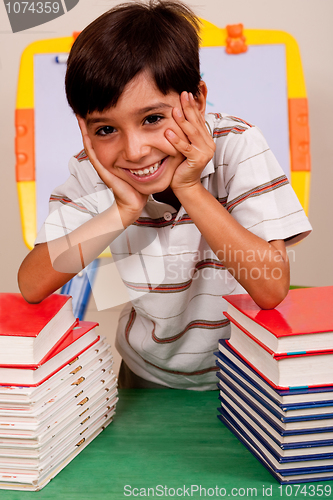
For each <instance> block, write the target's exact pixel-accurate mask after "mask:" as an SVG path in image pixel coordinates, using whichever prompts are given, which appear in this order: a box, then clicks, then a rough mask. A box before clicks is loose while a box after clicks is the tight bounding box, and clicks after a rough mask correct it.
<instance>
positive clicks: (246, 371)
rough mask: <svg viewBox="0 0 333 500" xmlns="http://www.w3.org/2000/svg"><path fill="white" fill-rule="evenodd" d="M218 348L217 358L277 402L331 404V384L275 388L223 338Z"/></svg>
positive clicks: (332, 393) (332, 398) (332, 394)
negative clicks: (283, 388)
mask: <svg viewBox="0 0 333 500" xmlns="http://www.w3.org/2000/svg"><path fill="white" fill-rule="evenodd" d="M219 349H220V350H219V351H218V352H215V355H216V356H217V359H218V360H223V362H224V363H225V364H227V365H228V366H229V368H230V369H232V370H235V372H237V373H238V375H239V376H241V377H243V378H244V380H245V381H251V383H252V384H254V385H255V386H256V387H257V389H258V390H261V391H262V392H263V393H264V394H265V395H266V396H267V397H268V398H270V399H273V400H274V401H276V402H277V403H279V404H285V405H289V404H290V405H293V404H296V403H300V404H304V403H312V404H317V403H319V402H323V403H327V404H333V385H332V386H323V387H311V388H309V387H307V386H303V387H297V388H295V387H293V388H292V389H289V390H281V389H277V388H275V387H273V386H272V385H270V384H269V383H268V382H267V381H266V380H265V379H263V378H262V377H261V376H260V375H259V373H257V372H256V371H255V370H254V369H253V368H251V367H250V366H249V365H248V364H247V363H245V362H244V361H243V359H242V358H241V357H240V356H238V355H237V354H236V353H235V352H234V351H233V350H232V349H231V348H230V347H229V346H228V345H227V343H226V342H225V339H221V340H220V341H219Z"/></svg>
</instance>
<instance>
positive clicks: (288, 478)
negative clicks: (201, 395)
mask: <svg viewBox="0 0 333 500" xmlns="http://www.w3.org/2000/svg"><path fill="white" fill-rule="evenodd" d="M218 418H219V419H220V420H221V422H223V423H224V424H225V425H226V426H227V427H228V429H229V430H230V431H231V432H232V433H233V434H234V435H235V436H236V437H237V438H238V439H239V440H240V441H241V442H242V443H243V444H244V446H245V447H246V448H247V449H248V450H249V451H250V452H251V453H252V454H253V455H254V456H255V457H256V458H257V459H258V460H259V461H260V462H261V464H262V465H263V466H264V467H265V468H266V469H267V470H268V471H269V472H270V473H271V474H272V476H273V477H275V479H276V480H277V481H279V483H281V484H300V483H308V482H314V481H322V480H326V481H327V480H331V479H333V469H332V467H322V468H321V470H318V468H313V467H307V468H303V469H293V468H289V469H284V470H281V469H279V468H278V467H277V466H276V463H274V461H272V460H271V457H270V456H269V454H265V453H264V452H263V451H262V450H261V448H260V446H259V445H258V443H257V442H256V441H255V440H254V439H252V438H251V437H250V436H248V435H244V433H243V432H242V429H241V428H240V427H239V426H238V425H237V423H236V422H235V421H233V420H232V419H231V418H230V417H229V418H228V416H227V415H226V414H225V413H223V412H222V413H221V415H218Z"/></svg>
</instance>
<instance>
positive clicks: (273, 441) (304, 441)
mask: <svg viewBox="0 0 333 500" xmlns="http://www.w3.org/2000/svg"><path fill="white" fill-rule="evenodd" d="M219 399H220V401H221V407H220V408H218V411H220V412H221V411H222V410H226V411H228V412H229V413H231V414H235V415H236V416H240V417H241V418H243V419H244V420H245V421H246V422H248V423H249V425H251V427H253V428H255V429H256V431H257V432H259V433H260V434H263V436H264V439H266V441H268V442H269V443H270V445H271V446H272V447H273V448H275V449H276V451H277V453H278V454H279V455H281V456H286V457H287V456H294V455H301V454H309V455H316V454H317V455H319V454H320V453H324V454H325V453H326V454H327V453H333V439H318V440H313V434H308V433H307V434H301V435H294V436H290V437H291V440H290V442H285V440H284V435H283V434H282V433H281V434H279V433H278V432H274V431H273V432H272V429H270V428H267V426H265V424H264V423H263V422H262V421H260V419H258V418H257V419H256V418H254V417H252V416H251V415H250V414H249V413H248V412H247V411H246V410H245V409H244V408H240V407H239V406H237V405H236V404H235V403H234V401H232V400H230V398H229V397H228V396H226V395H224V396H220V397H219ZM322 436H323V434H322V433H319V437H320V438H321V437H322ZM299 438H301V440H300V441H298V439H299Z"/></svg>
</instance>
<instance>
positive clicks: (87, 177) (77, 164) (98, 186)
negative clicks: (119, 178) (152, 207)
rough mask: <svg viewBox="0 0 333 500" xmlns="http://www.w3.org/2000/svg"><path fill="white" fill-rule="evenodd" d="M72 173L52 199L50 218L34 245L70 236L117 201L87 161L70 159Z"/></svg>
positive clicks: (55, 191) (54, 191)
mask: <svg viewBox="0 0 333 500" xmlns="http://www.w3.org/2000/svg"><path fill="white" fill-rule="evenodd" d="M69 172H70V177H69V178H68V179H67V180H66V182H65V183H64V184H62V185H60V186H58V187H57V188H56V189H54V190H53V192H52V194H51V196H50V200H49V215H48V217H47V219H46V220H45V222H44V224H43V226H42V227H41V229H40V231H39V232H38V235H37V238H36V240H35V245H37V244H38V243H44V242H47V241H51V240H54V239H56V238H60V237H62V236H65V235H66V234H69V233H70V232H71V231H73V230H74V229H76V228H77V227H79V226H81V225H82V224H84V223H85V222H87V221H88V220H90V219H92V218H93V217H94V216H95V215H97V214H99V213H100V212H102V211H103V210H105V209H106V208H108V207H110V206H111V205H112V203H113V201H114V198H113V194H112V192H111V191H110V189H108V188H107V186H106V185H105V184H104V183H103V181H102V180H101V179H100V177H99V176H98V174H97V172H96V171H95V170H94V168H93V167H92V165H91V164H90V162H89V161H88V160H84V161H78V160H77V159H76V157H73V158H71V160H70V162H69Z"/></svg>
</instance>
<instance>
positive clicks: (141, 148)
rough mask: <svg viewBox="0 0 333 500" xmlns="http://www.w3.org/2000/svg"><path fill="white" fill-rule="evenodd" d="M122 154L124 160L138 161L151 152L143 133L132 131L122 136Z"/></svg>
mask: <svg viewBox="0 0 333 500" xmlns="http://www.w3.org/2000/svg"><path fill="white" fill-rule="evenodd" d="M123 148H124V149H123V156H124V159H125V160H126V161H130V162H133V163H138V162H139V161H140V160H141V159H143V158H144V157H145V156H148V155H149V154H150V152H151V146H149V145H148V144H147V141H146V139H145V137H144V134H141V133H132V134H129V135H127V136H126V137H125V138H124V145H123Z"/></svg>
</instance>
